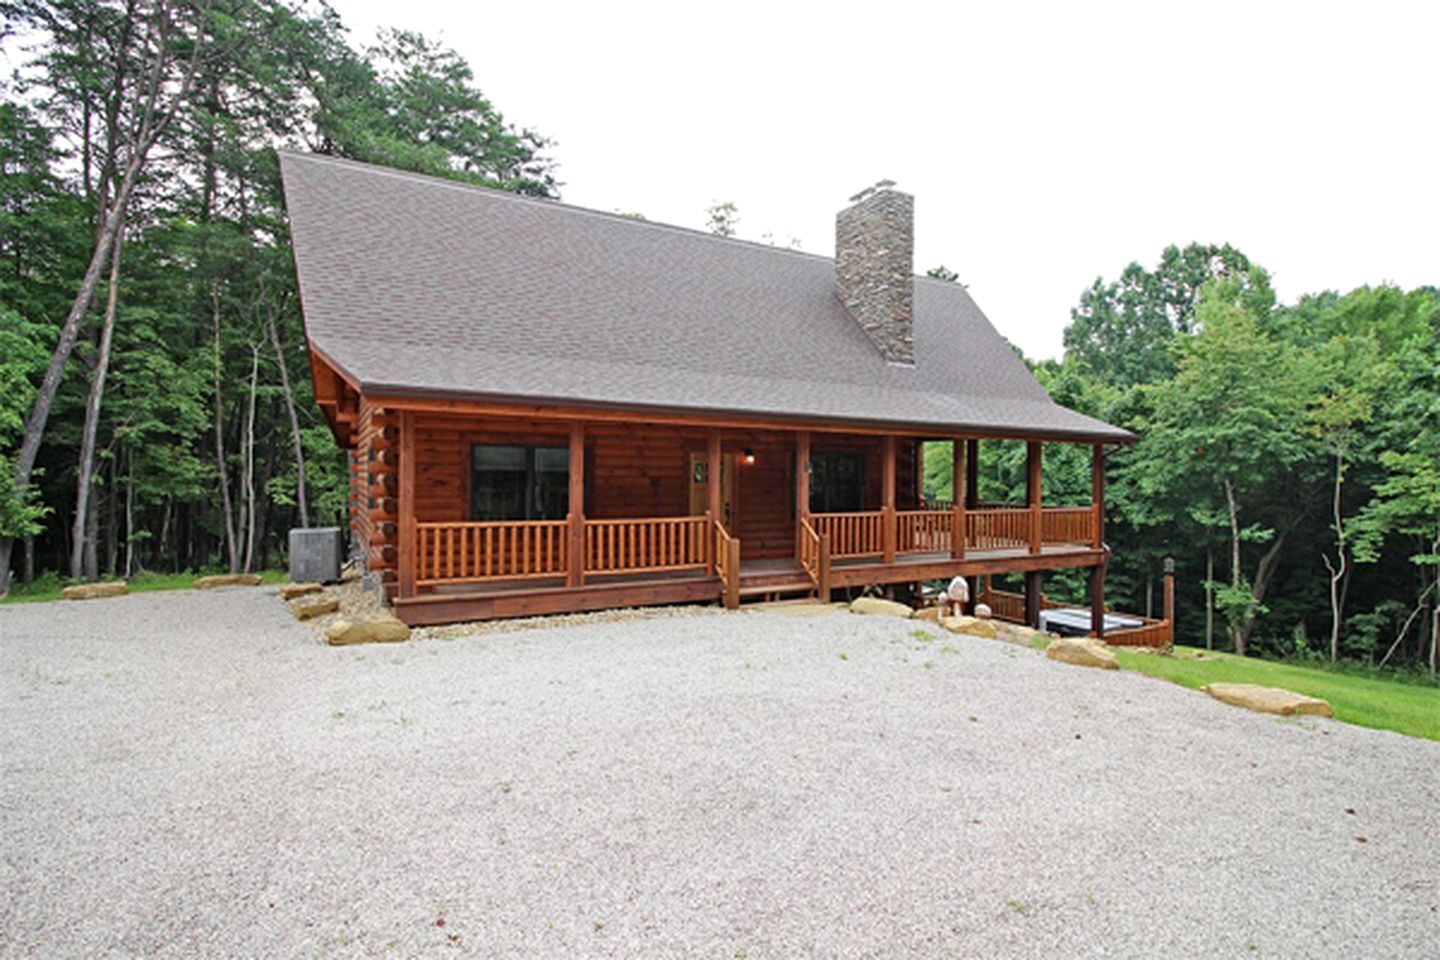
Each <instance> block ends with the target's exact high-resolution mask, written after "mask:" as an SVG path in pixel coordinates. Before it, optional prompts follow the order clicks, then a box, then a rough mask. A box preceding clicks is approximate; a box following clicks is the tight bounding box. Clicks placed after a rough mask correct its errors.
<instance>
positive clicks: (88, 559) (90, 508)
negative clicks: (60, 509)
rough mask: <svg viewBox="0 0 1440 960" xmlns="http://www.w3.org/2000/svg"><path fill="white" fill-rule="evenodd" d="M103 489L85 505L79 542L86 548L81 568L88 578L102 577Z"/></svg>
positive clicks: (82, 573)
mask: <svg viewBox="0 0 1440 960" xmlns="http://www.w3.org/2000/svg"><path fill="white" fill-rule="evenodd" d="M101 495H102V494H101V491H99V490H97V491H95V495H94V496H93V497H91V498H90V503H89V504H87V505H86V507H85V526H84V527H83V528H82V530H81V536H80V540H79V541H78V543H79V544H80V546H82V547H83V548H84V566H83V567H82V568H81V575H82V576H83V577H84V578H85V579H86V580H99V579H100V553H99V549H98V545H99V543H100V497H101Z"/></svg>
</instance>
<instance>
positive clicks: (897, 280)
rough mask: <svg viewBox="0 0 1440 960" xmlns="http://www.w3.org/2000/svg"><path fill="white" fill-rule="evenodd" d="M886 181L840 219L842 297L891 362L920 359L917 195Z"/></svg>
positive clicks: (837, 265)
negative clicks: (916, 330) (917, 336)
mask: <svg viewBox="0 0 1440 960" xmlns="http://www.w3.org/2000/svg"><path fill="white" fill-rule="evenodd" d="M894 186H895V184H894V182H892V181H890V180H881V181H880V182H879V183H877V184H875V186H873V187H867V188H866V189H864V190H862V191H860V192H859V193H858V194H856V195H855V196H853V197H851V198H850V200H851V201H852V202H851V205H850V206H849V207H846V208H845V209H844V210H841V211H840V213H839V215H838V216H836V218H835V277H836V280H837V281H838V285H839V292H840V300H841V301H842V302H843V303H844V304H845V307H846V309H848V310H849V311H850V315H851V316H852V317H854V318H855V320H856V322H857V323H859V324H860V326H861V327H863V328H864V329H865V332H866V333H867V334H869V335H870V339H871V340H873V341H875V346H876V347H878V348H879V350H880V352H881V353H882V354H884V355H885V358H886V359H887V360H892V361H895V362H898V363H914V362H915V335H914V318H915V198H914V197H912V196H910V194H908V193H901V192H900V191H899V190H895V189H893V188H894Z"/></svg>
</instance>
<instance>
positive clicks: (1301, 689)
mask: <svg viewBox="0 0 1440 960" xmlns="http://www.w3.org/2000/svg"><path fill="white" fill-rule="evenodd" d="M1115 655H1116V657H1118V658H1119V660H1120V665H1121V666H1122V667H1124V668H1125V669H1126V670H1134V671H1136V672H1138V673H1146V674H1149V675H1150V676H1153V677H1163V678H1164V679H1166V680H1170V681H1173V682H1175V683H1178V684H1180V685H1181V686H1186V687H1191V688H1194V689H1199V688H1200V687H1202V686H1204V685H1205V684H1207V683H1217V682H1218V683H1258V684H1260V685H1262V686H1266V687H1283V688H1285V689H1286V690H1293V691H1295V692H1296V693H1303V694H1306V695H1308V696H1312V697H1320V698H1321V699H1323V700H1328V701H1329V702H1330V706H1331V707H1332V708H1334V710H1335V719H1337V720H1344V721H1345V722H1346V723H1355V724H1359V725H1360V726H1362V727H1378V728H1379V729H1381V730H1394V731H1395V732H1397V733H1403V734H1407V735H1408V736H1412V737H1425V738H1428V739H1430V740H1440V690H1437V689H1436V688H1435V687H1429V686H1423V685H1421V684H1418V683H1406V682H1404V681H1401V680H1383V679H1378V678H1376V677H1365V676H1355V675H1353V674H1346V673H1340V672H1337V671H1331V670H1317V669H1315V668H1313V667H1301V666H1295V665H1293V664H1288V663H1275V662H1274V661H1270V660H1256V659H1254V658H1252V657H1237V656H1235V655H1233V654H1229V653H1211V652H1208V651H1204V650H1197V649H1195V648H1193V647H1176V648H1175V655H1174V656H1160V655H1156V654H1151V653H1134V652H1131V651H1128V650H1118V649H1117V650H1116V651H1115ZM1197 655H1203V656H1204V659H1203V660H1200V659H1194V658H1195V657H1196V656H1197Z"/></svg>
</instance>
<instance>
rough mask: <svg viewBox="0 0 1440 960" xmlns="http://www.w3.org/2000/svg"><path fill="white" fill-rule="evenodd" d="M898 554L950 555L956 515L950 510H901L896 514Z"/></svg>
mask: <svg viewBox="0 0 1440 960" xmlns="http://www.w3.org/2000/svg"><path fill="white" fill-rule="evenodd" d="M895 523H896V530H895V551H896V552H897V553H949V552H950V537H951V531H952V530H953V529H954V526H955V514H953V513H951V512H950V511H949V510H901V511H899V512H898V513H896V514H895Z"/></svg>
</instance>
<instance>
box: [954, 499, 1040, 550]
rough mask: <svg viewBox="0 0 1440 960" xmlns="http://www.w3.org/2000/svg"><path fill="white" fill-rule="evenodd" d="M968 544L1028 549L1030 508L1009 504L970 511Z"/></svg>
mask: <svg viewBox="0 0 1440 960" xmlns="http://www.w3.org/2000/svg"><path fill="white" fill-rule="evenodd" d="M965 546H966V547H967V548H972V549H975V550H1014V549H1028V548H1029V546H1030V511H1029V510H1012V509H1008V508H1002V509H995V508H989V509H985V510H970V511H968V512H967V513H966V514H965Z"/></svg>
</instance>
